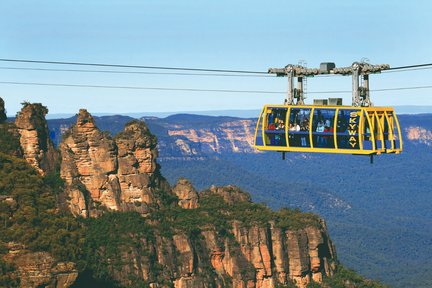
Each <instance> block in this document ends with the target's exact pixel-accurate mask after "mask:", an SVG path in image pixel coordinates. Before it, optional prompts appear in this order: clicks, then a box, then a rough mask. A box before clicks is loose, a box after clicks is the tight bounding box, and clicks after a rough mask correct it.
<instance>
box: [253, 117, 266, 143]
mask: <svg viewBox="0 0 432 288" xmlns="http://www.w3.org/2000/svg"><path fill="white" fill-rule="evenodd" d="M264 112H265V111H264ZM264 112H263V113H261V117H259V119H258V123H257V131H256V132H255V145H257V146H263V145H264V142H263V138H262V124H263V121H264V116H265V113H264Z"/></svg>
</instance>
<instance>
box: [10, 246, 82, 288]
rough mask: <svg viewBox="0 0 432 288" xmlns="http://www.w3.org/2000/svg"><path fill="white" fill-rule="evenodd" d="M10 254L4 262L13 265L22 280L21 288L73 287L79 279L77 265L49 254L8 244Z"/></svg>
mask: <svg viewBox="0 0 432 288" xmlns="http://www.w3.org/2000/svg"><path fill="white" fill-rule="evenodd" d="M7 248H8V250H9V252H8V253H7V254H6V255H5V256H4V258H3V259H4V260H6V261H7V262H9V263H13V264H14V266H15V267H16V268H17V269H16V271H15V272H14V273H15V274H17V275H16V277H17V278H19V279H20V287H26V288H30V287H53V288H64V287H69V286H71V285H72V284H73V283H74V282H75V280H76V279H77V277H78V270H77V269H76V267H75V263H72V262H61V261H58V260H56V259H54V258H53V257H52V256H51V255H50V254H49V253H47V252H31V251H28V250H26V249H25V247H23V246H22V245H19V244H17V243H12V242H11V243H8V245H7Z"/></svg>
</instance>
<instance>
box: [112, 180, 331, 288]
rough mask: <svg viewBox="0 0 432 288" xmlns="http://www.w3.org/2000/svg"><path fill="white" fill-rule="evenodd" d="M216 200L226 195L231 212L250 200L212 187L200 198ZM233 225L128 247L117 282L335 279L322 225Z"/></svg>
mask: <svg viewBox="0 0 432 288" xmlns="http://www.w3.org/2000/svg"><path fill="white" fill-rule="evenodd" d="M181 182H182V184H180V185H185V186H189V183H187V182H186V181H181ZM229 194H233V195H232V197H229ZM241 194H243V196H241ZM215 195H217V196H223V195H225V196H226V197H224V199H225V200H224V202H225V205H226V206H232V209H236V208H235V207H236V205H238V204H239V202H238V201H245V202H247V203H249V200H248V199H249V195H248V194H247V193H244V192H242V191H241V190H240V189H238V188H236V187H233V186H228V187H213V188H212V189H210V190H207V191H206V192H204V193H201V195H200V199H205V198H206V197H213V196H215ZM233 199H236V200H235V201H233ZM228 210H229V209H228ZM228 210H226V211H225V212H222V214H225V213H229V212H227V211H228ZM197 215H199V214H197ZM229 226H230V227H231V228H230V229H229V231H227V232H225V233H220V232H219V231H218V229H216V227H214V226H213V224H211V223H207V224H206V225H205V226H204V227H201V230H200V231H198V234H188V233H185V232H181V231H177V232H176V233H175V234H173V235H172V236H161V235H155V238H154V240H151V239H150V238H146V239H141V240H139V241H138V240H137V242H139V243H140V245H139V246H134V247H131V246H127V247H125V248H124V252H122V253H121V254H122V255H124V256H123V258H122V261H121V262H122V263H125V265H124V266H123V268H122V269H121V271H119V272H118V273H117V274H115V275H116V278H115V280H118V281H120V282H121V283H122V284H123V285H125V286H131V285H132V284H133V282H130V280H128V279H142V280H143V281H145V282H146V283H149V284H150V285H152V283H153V285H157V284H161V282H160V277H161V275H164V276H163V277H164V278H165V279H170V280H169V281H170V283H172V285H174V287H237V288H246V287H260V288H261V287H262V288H271V287H277V286H278V285H287V284H289V283H295V285H296V286H297V287H306V286H307V285H308V284H309V283H311V282H317V283H321V282H322V281H323V279H324V278H326V277H330V276H332V275H333V271H334V270H335V265H336V255H335V250H334V247H333V245H332V243H331V241H330V239H329V236H328V234H327V230H326V227H325V223H324V222H322V221H321V222H319V221H318V222H313V223H311V224H309V225H305V226H304V227H302V228H297V229H294V228H288V227H282V226H280V225H279V224H278V222H277V221H275V220H271V221H269V222H256V221H247V220H246V222H245V221H240V220H233V221H231V223H230V225H229ZM140 247H141V249H140ZM152 259H153V260H152ZM127 263H130V264H127ZM132 267H133V268H132ZM131 274H132V275H134V277H136V278H134V277H130V275H131ZM158 275H159V278H158ZM158 279H159V280H158Z"/></svg>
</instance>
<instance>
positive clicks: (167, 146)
mask: <svg viewBox="0 0 432 288" xmlns="http://www.w3.org/2000/svg"><path fill="white" fill-rule="evenodd" d="M202 118H203V119H202ZM146 122H147V123H148V125H149V127H150V128H151V129H152V130H154V131H157V132H156V133H157V135H158V138H159V147H160V150H161V151H164V153H163V156H162V159H173V158H174V159H186V160H187V159H200V158H202V157H203V156H211V155H219V154H223V153H258V151H257V150H256V149H255V148H253V147H252V145H253V141H254V139H253V138H254V133H255V124H256V123H255V120H251V119H238V118H232V117H206V116H194V115H178V116H172V117H168V118H166V119H158V118H156V119H154V118H150V119H146Z"/></svg>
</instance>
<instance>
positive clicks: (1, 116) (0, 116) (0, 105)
mask: <svg viewBox="0 0 432 288" xmlns="http://www.w3.org/2000/svg"><path fill="white" fill-rule="evenodd" d="M6 119H7V116H6V108H5V102H4V101H3V99H2V98H1V97H0V123H2V122H4V121H5V120H6Z"/></svg>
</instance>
